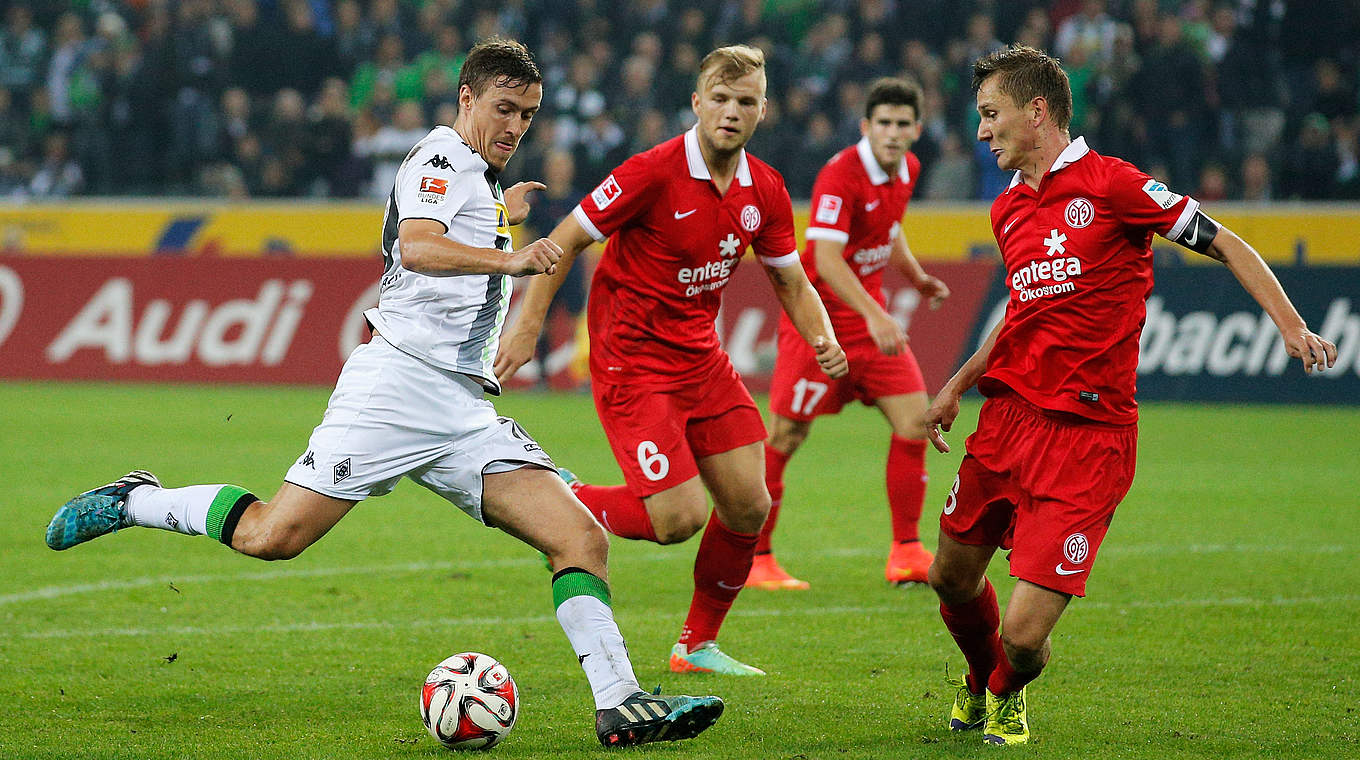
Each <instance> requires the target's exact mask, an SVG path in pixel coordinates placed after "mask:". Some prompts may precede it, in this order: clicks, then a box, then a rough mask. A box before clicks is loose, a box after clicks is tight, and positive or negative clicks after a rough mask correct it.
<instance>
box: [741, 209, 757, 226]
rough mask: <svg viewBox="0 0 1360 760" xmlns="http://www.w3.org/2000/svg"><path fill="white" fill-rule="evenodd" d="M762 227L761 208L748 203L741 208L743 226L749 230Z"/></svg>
mask: <svg viewBox="0 0 1360 760" xmlns="http://www.w3.org/2000/svg"><path fill="white" fill-rule="evenodd" d="M758 227H760V209H758V208H756V207H755V206H752V205H750V204H747V205H746V206H745V207H744V208H742V210H741V228H742V229H744V230H746V231H747V232H755V231H756V229H757V228H758Z"/></svg>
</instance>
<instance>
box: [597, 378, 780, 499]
mask: <svg viewBox="0 0 1360 760" xmlns="http://www.w3.org/2000/svg"><path fill="white" fill-rule="evenodd" d="M591 391H592V392H593V394H594V396H595V409H596V411H597V412H599V415H600V424H601V425H602V426H603V427H604V432H605V435H606V436H608V438H609V446H610V448H611V449H613V450H614V459H616V460H617V461H618V463H619V468H620V469H622V470H623V479H624V481H625V482H626V483H627V484H628V488H629V490H630V491H632V492H633V493H634V494H635V495H636V496H638V497H639V498H646V497H648V496H651V495H652V494H655V493H660V492H661V491H664V490H666V489H668V488H672V487H674V486H678V485H680V484H681V483H683V482H685V481H686V480H689V479H690V478H692V477H694V476H696V475H698V474H699V465H698V462H697V460H698V459H699V458H701V457H706V456H712V455H713V454H721V453H722V452H724V451H731V450H732V449H736V448H740V447H742V446H746V445H748V444H752V443H758V442H760V441H764V440H765V423H764V422H763V421H762V420H761V418H760V410H759V409H757V408H756V404H755V402H754V401H752V400H751V393H750V391H748V390H746V386H745V385H743V384H742V382H741V376H740V375H738V374H737V371H736V370H735V369H733V368H732V365H731V363H727V362H725V363H724V364H723V365H722V366H721V367H719V368H718V370H717V371H716V372H715V373H714V374H713V376H711V377H709V378H708V379H706V380H702V381H700V382H696V383H691V384H689V385H685V386H683V387H680V388H665V389H657V388H649V387H646V386H643V385H638V384H628V385H611V384H607V383H601V382H600V381H599V379H598V378H596V379H594V380H593V381H592V382H591Z"/></svg>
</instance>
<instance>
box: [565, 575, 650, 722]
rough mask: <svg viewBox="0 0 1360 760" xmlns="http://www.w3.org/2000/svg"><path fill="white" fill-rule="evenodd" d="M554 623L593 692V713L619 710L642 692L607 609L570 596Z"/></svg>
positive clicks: (593, 600)
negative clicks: (612, 708)
mask: <svg viewBox="0 0 1360 760" xmlns="http://www.w3.org/2000/svg"><path fill="white" fill-rule="evenodd" d="M557 622H558V623H559V624H561V626H562V630H563V631H564V632H565V633H566V634H567V640H568V641H570V642H571V648H572V649H573V650H575V651H576V659H577V661H578V662H580V663H581V669H582V670H584V671H585V672H586V679H587V680H589V681H590V690H591V691H593V692H595V709H597V710H606V709H609V708H611V707H618V706H619V705H621V704H623V700H625V699H627V698H628V697H629V696H630V695H632V694H634V693H636V692H639V691H642V687H641V686H639V685H638V680H637V676H635V675H633V663H632V662H630V661H629V659H628V648H627V647H626V646H624V643H623V634H621V633H619V626H618V624H617V623H615V622H614V611H613V610H612V609H610V608H609V605H607V604H605V603H604V602H603V601H601V600H600V599H597V598H596V597H594V596H590V595H588V594H582V595H580V596H573V597H571V598H569V599H567V600H565V601H563V602H562V603H561V604H559V605H558V606H557Z"/></svg>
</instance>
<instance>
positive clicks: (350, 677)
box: [0, 379, 1360, 760]
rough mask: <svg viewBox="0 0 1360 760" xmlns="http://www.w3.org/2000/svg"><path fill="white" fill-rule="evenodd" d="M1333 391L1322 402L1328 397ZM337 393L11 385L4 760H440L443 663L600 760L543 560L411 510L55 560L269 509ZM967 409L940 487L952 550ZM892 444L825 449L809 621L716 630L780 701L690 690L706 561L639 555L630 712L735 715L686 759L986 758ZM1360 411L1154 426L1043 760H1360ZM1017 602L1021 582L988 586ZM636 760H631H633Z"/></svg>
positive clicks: (824, 434) (2, 415)
mask: <svg viewBox="0 0 1360 760" xmlns="http://www.w3.org/2000/svg"><path fill="white" fill-rule="evenodd" d="M1316 382H1325V379H1323V380H1318V381H1316ZM326 397H327V391H326V390H325V389H276V388H266V389H252V388H215V387H172V386H110V385H100V384H60V383H5V384H2V385H0V440H3V441H4V447H3V456H0V484H3V488H4V490H3V493H2V494H0V507H2V508H0V515H3V518H4V519H3V521H0V549H2V550H0V758H61V757H70V758H77V757H79V758H137V759H139V760H140V759H144V758H190V757H232V758H288V759H289V760H294V759H296V758H439V757H448V755H447V754H446V752H447V751H446V750H444V749H442V748H441V747H439V746H438V745H437V744H436V743H435V742H434V740H432V739H431V738H430V737H429V736H428V735H427V734H426V733H425V729H424V727H423V726H422V725H421V723H420V720H419V717H418V714H417V710H416V702H417V694H418V690H419V685H420V683H421V681H422V679H423V677H424V676H425V674H426V672H428V670H429V669H430V668H431V667H433V666H434V664H435V663H437V662H439V660H441V659H442V658H444V657H445V656H447V655H449V654H452V653H454V652H458V651H462V650H479V651H483V652H487V653H489V654H491V655H493V656H495V657H498V658H500V659H501V660H502V661H503V662H505V663H506V665H507V666H508V667H509V669H510V671H511V673H512V674H513V675H514V676H515V678H516V680H517V681H518V683H519V685H520V689H521V694H522V704H521V712H520V717H519V724H518V726H517V727H516V728H515V730H514V732H513V733H512V734H511V735H510V737H509V738H508V740H507V741H506V742H505V743H504V744H502V745H501V746H500V747H498V748H496V749H495V750H493V753H494V754H493V755H492V756H494V757H503V758H529V757H554V758H597V757H601V756H603V754H604V753H605V751H604V750H602V749H601V748H600V747H599V746H598V745H597V743H596V741H595V737H594V732H593V713H592V707H593V705H592V702H591V700H590V695H589V690H588V688H587V686H586V683H585V679H584V677H583V676H582V674H581V672H580V670H579V668H578V667H577V665H576V663H575V662H574V660H573V657H572V656H571V653H570V651H569V648H568V645H567V643H566V640H565V637H563V636H562V634H561V631H560V629H559V628H558V627H557V624H556V622H555V620H554V618H553V616H552V603H551V595H550V592H549V587H548V575H547V573H546V572H545V571H544V569H543V568H542V566H541V565H540V564H539V562H538V560H537V558H536V556H535V554H534V553H533V552H532V551H530V550H529V549H528V548H526V547H524V546H522V545H520V544H519V543H517V542H516V541H514V540H513V539H510V538H508V537H506V536H504V535H502V534H500V533H498V532H496V531H492V530H488V529H485V528H482V527H480V526H478V525H477V524H475V523H473V522H472V521H471V520H469V519H467V518H466V517H465V516H463V515H462V514H460V513H458V512H457V511H456V510H454V509H453V508H451V507H449V506H448V505H446V504H444V503H443V502H441V501H439V500H438V499H437V498H436V497H434V496H433V495H431V494H430V493H428V492H427V491H425V490H424V489H422V488H420V487H418V486H415V485H414V484H412V483H409V482H406V483H403V484H402V485H401V486H400V487H399V488H398V489H397V490H396V492H395V493H393V494H391V495H390V496H387V497H383V498H381V499H375V500H372V501H369V502H366V503H364V504H362V505H361V506H359V507H358V508H357V509H356V510H355V511H354V512H352V513H351V514H350V515H349V516H348V518H347V519H345V520H344V521H342V522H341V523H340V525H339V526H337V527H336V528H335V529H334V530H333V531H332V532H331V534H330V535H328V536H327V537H326V538H325V539H323V540H322V541H321V542H320V543H318V544H317V545H316V546H314V547H312V548H311V549H309V550H308V551H307V552H305V553H304V554H303V555H302V556H301V557H299V558H298V559H296V560H293V561H290V562H286V563H275V564H267V563H264V562H260V561H258V560H254V559H250V558H246V557H242V556H238V555H235V554H234V553H232V552H230V551H228V550H227V549H225V548H224V547H222V546H220V545H217V544H215V543H214V542H212V541H210V540H209V539H206V538H187V537H184V536H176V535H170V534H167V533H162V532H159V531H150V530H130V531H126V532H123V533H120V534H119V535H116V536H112V537H105V538H101V539H99V540H97V541H95V542H93V543H90V544H87V545H84V546H80V547H77V548H75V549H73V550H71V551H69V552H64V553H61V554H58V553H54V552H52V551H50V550H48V549H47V548H46V546H44V544H43V529H44V527H45V525H46V523H47V520H48V518H49V517H50V516H51V514H52V512H53V510H54V509H55V508H56V507H57V506H58V505H59V504H60V503H61V502H62V501H64V500H65V499H67V498H69V497H70V496H72V495H73V494H74V493H76V492H78V491H81V490H84V489H85V488H89V487H93V486H95V485H99V484H101V483H103V482H106V481H108V480H110V479H111V478H113V477H115V476H118V475H121V474H122V473H123V472H125V471H127V470H128V469H131V468H132V467H134V466H135V467H146V468H149V469H151V470H153V471H154V472H155V473H157V475H159V476H160V477H161V479H162V480H164V481H165V482H166V483H167V484H170V485H185V484H189V483H203V482H208V483H211V482H234V483H238V484H240V485H243V486H246V487H248V488H252V489H257V493H261V494H265V495H268V494H271V493H272V492H273V491H272V489H274V488H275V487H276V486H277V484H278V483H279V480H280V478H281V477H282V475H283V472H284V470H285V469H286V468H287V466H288V465H289V463H291V462H292V461H293V459H294V458H295V457H297V456H298V455H299V454H300V453H301V452H302V449H303V447H304V444H305V442H306V439H307V435H308V433H309V432H310V430H311V428H312V426H313V425H314V424H315V423H316V421H317V420H318V419H319V418H320V415H321V411H322V409H323V408H324V405H325V402H326ZM498 406H499V408H500V409H501V411H502V413H506V414H510V415H512V416H515V417H516V418H517V419H519V420H520V421H521V422H522V423H523V425H524V426H525V427H526V428H527V429H528V430H529V431H530V432H531V433H533V434H534V435H535V436H537V437H538V439H539V440H540V441H541V442H542V443H543V445H544V446H545V448H547V449H548V451H549V452H550V453H552V454H553V455H554V457H556V458H557V460H558V461H559V462H561V463H563V464H565V465H568V466H570V467H572V468H573V469H575V470H576V471H577V472H578V473H579V474H581V475H582V476H583V477H584V478H586V479H588V480H594V481H597V482H620V476H619V474H618V470H617V468H616V467H615V465H614V463H613V461H612V459H611V458H610V456H609V452H608V448H607V446H606V444H605V440H604V436H603V434H602V433H601V432H600V428H599V425H598V423H597V422H596V420H595V415H594V411H593V408H592V406H591V403H590V399H589V398H588V397H587V396H578V395H539V394H532V393H512V394H510V395H509V396H508V397H507V398H505V399H503V400H501V401H500V402H499V404H498ZM976 414H977V407H976V405H975V404H974V405H970V406H969V407H968V408H967V409H966V410H965V413H964V415H963V417H962V418H961V419H960V422H959V425H958V427H957V428H956V429H955V431H954V432H953V433H952V434H951V435H950V440H951V442H952V443H953V444H954V448H955V452H956V453H955V454H953V455H949V456H941V455H936V454H933V453H932V454H931V456H930V461H929V466H930V471H931V475H932V481H931V485H930V493H929V497H928V502H927V507H926V513H927V514H926V519H925V524H926V526H927V530H926V535H927V544H928V545H933V543H934V529H933V528H931V527H930V526H932V525H933V524H934V521H935V519H936V517H937V516H938V514H939V509H940V506H941V505H942V503H943V497H944V494H945V492H946V490H947V489H948V487H949V485H950V483H951V482H952V480H953V475H954V471H955V468H956V466H957V463H958V453H957V452H960V451H961V450H962V448H963V446H962V444H963V439H964V437H965V434H966V433H967V432H968V431H969V430H971V428H972V426H973V424H975V420H976ZM886 447H887V435H886V425H885V424H884V423H883V422H882V421H881V420H880V419H878V418H877V415H876V413H875V412H873V411H872V410H868V409H863V408H858V407H857V408H855V409H849V410H847V411H846V413H845V414H843V415H841V416H839V417H836V418H830V419H824V420H821V421H819V422H818V423H817V425H816V426H815V427H814V429H813V433H812V436H811V438H810V439H809V441H808V443H807V444H806V446H805V447H804V449H803V450H802V451H801V452H799V454H798V455H797V456H796V457H795V458H794V459H793V461H792V463H791V464H790V467H789V471H788V481H787V482H788V492H787V496H786V501H785V508H784V519H783V522H782V524H781V526H780V531H779V533H778V534H776V548H777V549H778V550H779V552H780V554H781V557H782V560H783V561H784V563H785V565H786V566H787V567H788V568H789V569H790V570H791V571H793V572H794V573H796V574H797V575H799V576H800V577H802V578H806V579H808V580H810V581H811V582H812V590H811V591H809V592H805V593H771V592H762V591H759V590H750V591H747V592H745V593H744V594H743V595H742V596H741V597H740V598H739V599H738V601H737V604H736V607H735V609H734V610H733V612H732V615H731V617H730V618H729V620H728V623H727V625H726V627H725V628H724V630H723V637H722V643H723V644H724V646H725V647H726V648H728V649H729V651H731V652H732V653H733V654H735V655H736V656H738V657H739V658H741V659H743V660H746V661H749V662H752V663H755V664H758V665H760V666H762V667H764V668H766V669H767V670H769V671H770V673H771V675H770V676H769V677H768V678H764V679H747V680H733V679H722V678H714V677H705V676H684V677H682V676H675V675H672V674H671V673H669V672H668V671H667V670H666V668H665V662H666V655H667V652H668V650H669V647H670V645H671V644H672V643H673V642H674V640H675V638H676V636H677V635H678V633H679V628H680V624H681V622H682V620H683V617H684V612H685V609H686V607H687V605H688V601H689V595H690V589H691V586H690V572H691V565H692V561H693V556H694V551H695V549H696V548H697V545H698V543H697V540H691V541H689V542H687V543H685V544H681V545H679V546H671V547H657V546H653V545H649V544H641V543H633V542H624V541H619V540H615V542H614V544H613V552H612V557H611V559H612V561H611V567H612V586H613V589H614V595H615V609H616V612H617V615H618V620H619V624H620V626H621V627H622V629H623V632H624V635H625V636H626V637H627V638H628V641H629V645H630V648H631V651H632V654H633V658H634V662H635V665H636V668H637V673H638V676H639V678H640V679H641V680H642V682H643V684H644V685H646V686H648V687H650V686H652V685H654V684H656V683H661V684H663V685H664V686H665V687H666V689H668V690H672V691H685V692H690V693H696V692H698V693H716V694H719V695H721V696H722V697H724V698H725V699H726V700H727V704H728V709H727V713H726V715H725V716H724V717H723V719H722V720H721V721H719V723H718V724H717V725H716V726H715V727H714V728H713V729H711V730H710V731H709V732H707V733H706V734H704V735H703V736H701V737H699V738H698V739H696V740H693V741H689V742H682V743H678V744H674V745H654V746H652V747H649V748H644V749H642V750H639V751H641V752H645V753H647V754H648V755H651V756H655V757H666V758H724V759H726V758H735V759H744V758H759V759H761V760H764V759H765V758H788V759H791V760H792V759H798V760H832V759H839V758H847V759H848V758H913V759H916V758H927V759H929V758H977V757H989V756H991V754H992V752H994V751H995V750H994V749H992V748H986V747H983V746H981V741H980V737H979V736H978V735H977V734H971V735H962V736H960V735H951V734H950V733H949V732H948V731H947V730H946V729H945V727H944V726H945V717H944V716H945V710H946V709H947V704H948V700H949V699H950V697H951V692H950V690H949V689H948V688H947V687H946V685H945V683H944V680H943V677H944V673H945V666H946V664H947V665H948V666H949V667H950V668H951V671H952V672H954V673H958V672H959V671H960V670H961V668H962V666H963V662H962V657H961V656H960V655H959V654H958V653H957V651H956V650H955V648H954V646H953V642H952V640H951V639H950V638H949V636H948V635H947V634H946V632H945V630H944V628H943V626H942V625H941V623H940V620H939V617H938V613H937V609H936V602H935V600H934V596H933V594H931V593H930V591H929V590H928V589H924V588H915V589H895V588H890V587H888V586H886V585H885V584H884V583H883V580H882V575H881V573H882V562H883V558H884V555H885V552H886V548H887V546H886V537H887V533H888V516H887V511H886V507H885V506H884V495H883V482H882V468H883V460H884V457H885V452H886ZM1358 456H1360V408H1354V407H1352V408H1340V407H1331V408H1305V407H1252V406H1203V405H1187V404H1147V405H1145V407H1144V414H1143V425H1142V438H1141V446H1140V450H1139V459H1140V462H1139V472H1138V479H1137V482H1136V483H1135V485H1134V487H1133V491H1132V493H1131V494H1130V495H1129V497H1128V498H1127V500H1126V501H1125V502H1124V504H1123V506H1122V507H1121V508H1120V510H1119V513H1118V516H1117V518H1116V520H1115V523H1114V526H1113V528H1112V531H1111V533H1110V536H1109V538H1108V539H1107V540H1106V542H1105V547H1104V548H1103V550H1102V551H1101V554H1100V560H1099V563H1098V564H1097V566H1096V572H1095V573H1094V575H1093V577H1092V579H1091V584H1090V589H1089V593H1090V596H1089V597H1088V598H1087V599H1085V600H1077V601H1075V602H1074V603H1073V605H1072V606H1071V608H1070V609H1069V611H1068V613H1067V615H1066V616H1065V618H1064V619H1063V621H1062V622H1061V623H1060V624H1059V627H1058V630H1057V631H1056V633H1055V634H1054V638H1053V660H1052V663H1051V665H1050V667H1049V669H1048V671H1047V672H1046V673H1045V674H1044V675H1043V676H1042V677H1041V678H1040V679H1039V680H1038V681H1036V682H1035V684H1034V685H1033V686H1032V687H1031V689H1030V692H1031V694H1030V718H1031V724H1032V729H1033V731H1034V742H1033V744H1032V746H1031V747H1029V748H1027V749H1022V750H1020V751H1018V752H1016V751H1007V752H1008V753H1009V754H1016V755H1025V756H1026V757H1031V758H1091V757H1100V758H1102V760H1104V759H1107V758H1150V759H1151V758H1156V759H1161V758H1180V757H1192V758H1194V757H1201V758H1338V757H1357V756H1360V687H1358V686H1357V678H1360V634H1358V633H1357V625H1360V564H1357V562H1356V557H1357V554H1360V539H1358V538H1357V535H1356V528H1357V525H1360V459H1358V458H1357V457H1358ZM992 578H993V581H994V582H996V583H997V585H998V590H999V592H1000V593H1001V594H1002V597H1003V599H1004V598H1005V596H1006V595H1007V594H1008V593H1009V590H1010V588H1011V585H1012V582H1011V580H1010V579H1009V578H1008V577H1007V575H1006V567H1005V563H1004V561H1003V560H1002V559H1000V558H998V559H997V560H995V561H994V562H993V564H992ZM627 752H629V753H630V755H631V753H633V752H635V751H634V750H628V751H627Z"/></svg>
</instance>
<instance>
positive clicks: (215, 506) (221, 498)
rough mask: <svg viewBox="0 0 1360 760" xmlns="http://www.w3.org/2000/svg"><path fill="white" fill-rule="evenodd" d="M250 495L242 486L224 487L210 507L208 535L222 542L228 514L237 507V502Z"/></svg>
mask: <svg viewBox="0 0 1360 760" xmlns="http://www.w3.org/2000/svg"><path fill="white" fill-rule="evenodd" d="M248 493H250V492H249V491H247V490H246V489H244V488H242V487H240V486H222V489H221V490H219V491H218V492H217V495H216V496H214V497H213V500H212V504H209V505H208V535H209V536H211V537H212V539H213V540H214V541H221V540H222V525H223V523H225V522H226V521H227V514H228V513H230V512H231V508H232V507H234V506H236V502H237V501H238V500H240V498H241V497H242V496H245V495H246V494H248Z"/></svg>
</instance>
